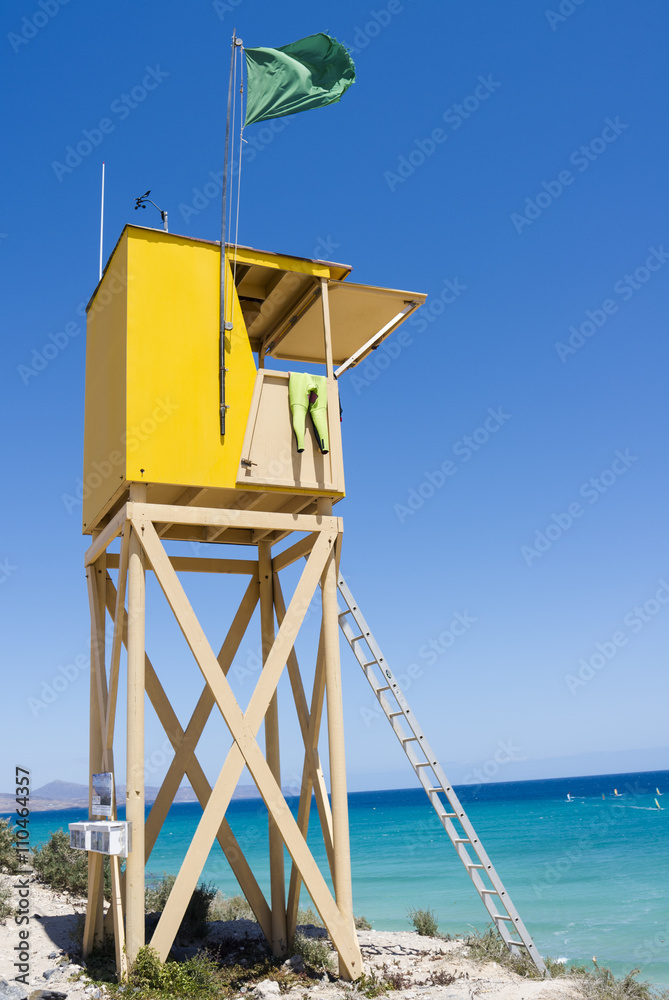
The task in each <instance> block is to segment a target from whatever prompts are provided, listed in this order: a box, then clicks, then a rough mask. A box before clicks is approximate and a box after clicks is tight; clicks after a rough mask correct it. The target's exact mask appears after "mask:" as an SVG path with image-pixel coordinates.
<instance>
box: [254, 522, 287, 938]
mask: <svg viewBox="0 0 669 1000" xmlns="http://www.w3.org/2000/svg"><path fill="white" fill-rule="evenodd" d="M258 569H259V580H260V627H261V635H262V658H263V663H265V662H266V660H267V657H268V656H269V653H270V650H271V648H272V646H273V645H274V590H273V577H272V551H271V545H270V543H269V542H265V541H261V542H259V543H258ZM279 753H280V748H279V705H278V700H277V694H276V691H275V692H274V694H273V695H272V700H271V701H270V703H269V707H268V709H267V713H266V715H265V756H266V758H267V762H268V764H269V766H270V770H271V771H272V774H273V775H274V779H275V781H276V783H277V785H278V786H279V787H281V762H280V757H279ZM269 862H270V885H271V892H272V894H271V899H272V941H271V945H272V951H273V953H274V954H275V955H283V954H285V951H286V947H287V943H288V941H287V933H286V885H285V879H286V875H285V861H284V855H283V840H282V838H281V834H280V833H279V830H278V828H277V825H276V823H275V822H274V820H273V819H272V817H271V816H270V817H269Z"/></svg>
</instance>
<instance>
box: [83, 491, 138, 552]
mask: <svg viewBox="0 0 669 1000" xmlns="http://www.w3.org/2000/svg"><path fill="white" fill-rule="evenodd" d="M129 507H130V505H129V504H124V505H123V507H121V509H120V511H119V512H118V514H116V515H115V516H114V517H113V518H112V519H111V521H110V522H109V524H108V525H107V526H106V528H103V529H102V531H101V532H100V533H99V535H97V537H96V538H94V539H93V541H92V542H91V544H90V546H89V547H88V548H87V549H86V554H85V555H84V566H90V565H91V563H93V562H95V560H96V559H97V558H98V556H99V555H100V554H101V553H102V552H104V551H105V549H106V548H107V546H108V545H109V544H110V542H113V541H114V539H115V538H116V536H117V535H120V534H121V531H122V529H123V525H124V524H125V522H126V521H127V520H128V518H129V517H130V510H129Z"/></svg>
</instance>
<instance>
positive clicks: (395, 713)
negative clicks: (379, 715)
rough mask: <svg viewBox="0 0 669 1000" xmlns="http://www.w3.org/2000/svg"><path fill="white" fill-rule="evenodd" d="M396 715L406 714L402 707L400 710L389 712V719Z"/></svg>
mask: <svg viewBox="0 0 669 1000" xmlns="http://www.w3.org/2000/svg"><path fill="white" fill-rule="evenodd" d="M396 715H404V712H403V711H402V710H401V709H400V711H399V712H388V718H389V719H394V718H395V716H396Z"/></svg>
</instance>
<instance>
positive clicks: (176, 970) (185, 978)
mask: <svg viewBox="0 0 669 1000" xmlns="http://www.w3.org/2000/svg"><path fill="white" fill-rule="evenodd" d="M128 981H129V984H130V986H131V987H132V988H133V993H134V995H135V996H139V997H148V996H151V997H153V996H155V995H156V993H157V992H158V993H162V994H163V995H166V996H170V997H208V996H216V995H220V993H221V990H222V986H223V983H222V982H221V975H220V970H219V967H218V965H217V963H216V962H215V961H214V960H213V959H212V958H211V957H210V956H209V955H207V954H206V953H205V952H200V953H199V954H197V955H195V956H194V957H193V958H189V959H188V960H187V961H185V962H165V963H164V964H163V963H162V962H161V961H160V958H159V956H158V952H157V951H155V949H154V948H151V947H150V946H149V945H147V946H145V947H144V948H140V950H139V952H138V953H137V958H136V959H135V961H134V962H133V963H132V966H131V967H130V971H129V975H128Z"/></svg>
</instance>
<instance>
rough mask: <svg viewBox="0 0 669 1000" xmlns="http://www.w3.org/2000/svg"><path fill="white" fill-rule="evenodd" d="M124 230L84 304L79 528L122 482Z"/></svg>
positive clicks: (126, 254)
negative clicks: (83, 403)
mask: <svg viewBox="0 0 669 1000" xmlns="http://www.w3.org/2000/svg"><path fill="white" fill-rule="evenodd" d="M128 279H129V273H128V230H127V229H126V230H124V231H123V235H122V236H121V239H120V240H119V242H118V243H117V245H116V248H115V250H114V253H113V255H112V258H111V260H110V261H109V263H108V265H107V269H106V271H105V274H104V277H103V279H102V281H101V282H100V284H99V285H98V288H97V291H96V293H95V295H94V297H93V300H92V301H91V303H90V306H89V310H88V319H87V324H86V404H85V405H86V410H85V421H84V477H83V478H84V493H83V520H84V526H86V525H89V524H91V523H92V521H93V520H94V517H95V515H97V514H98V513H99V512H100V511H103V510H105V508H106V507H107V506H108V505H109V502H110V500H111V497H112V496H113V495H114V494H115V492H116V490H117V489H118V488H119V487H120V486H122V485H123V483H124V482H125V478H126V449H125V447H124V444H123V435H124V433H125V430H126V416H125V413H126V397H125V371H126V338H125V329H126V327H127V286H128Z"/></svg>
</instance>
